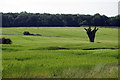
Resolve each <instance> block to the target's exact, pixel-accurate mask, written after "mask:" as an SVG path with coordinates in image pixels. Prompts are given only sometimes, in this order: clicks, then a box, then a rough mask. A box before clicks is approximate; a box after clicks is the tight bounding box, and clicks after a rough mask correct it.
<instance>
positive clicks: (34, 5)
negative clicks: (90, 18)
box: [0, 0, 119, 16]
mask: <svg viewBox="0 0 120 80" xmlns="http://www.w3.org/2000/svg"><path fill="white" fill-rule="evenodd" d="M118 1H119V0H1V1H0V12H4V13H6V12H13V13H14V12H22V11H26V12H30V13H51V14H90V15H94V14H96V13H100V14H101V15H106V16H116V15H118Z"/></svg>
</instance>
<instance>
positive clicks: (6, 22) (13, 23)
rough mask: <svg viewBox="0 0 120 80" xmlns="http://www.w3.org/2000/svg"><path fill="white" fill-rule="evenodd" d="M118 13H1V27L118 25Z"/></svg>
mask: <svg viewBox="0 0 120 80" xmlns="http://www.w3.org/2000/svg"><path fill="white" fill-rule="evenodd" d="M119 22H120V15H117V16H114V17H107V16H105V15H100V14H98V13H97V14H95V15H80V14H49V13H43V14H40V13H27V12H21V13H2V26H3V27H33V26H34V27H41V26H42V27H45V26H47V27H51V26H52V27H57V26H60V27H66V26H68V27H79V26H109V27H112V26H114V27H115V26H120V23H119Z"/></svg>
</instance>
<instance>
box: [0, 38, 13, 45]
mask: <svg viewBox="0 0 120 80" xmlns="http://www.w3.org/2000/svg"><path fill="white" fill-rule="evenodd" d="M11 43H12V41H11V40H10V39H7V38H1V39H0V44H11Z"/></svg>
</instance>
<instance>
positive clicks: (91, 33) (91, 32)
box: [84, 27, 98, 42]
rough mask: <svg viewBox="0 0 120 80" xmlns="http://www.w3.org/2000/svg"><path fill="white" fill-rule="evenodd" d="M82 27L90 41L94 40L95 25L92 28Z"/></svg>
mask: <svg viewBox="0 0 120 80" xmlns="http://www.w3.org/2000/svg"><path fill="white" fill-rule="evenodd" d="M84 29H85V30H86V32H87V35H88V37H89V40H90V42H94V39H95V34H96V32H97V30H98V28H96V27H95V28H94V29H93V30H92V29H91V27H89V28H88V29H86V28H84Z"/></svg>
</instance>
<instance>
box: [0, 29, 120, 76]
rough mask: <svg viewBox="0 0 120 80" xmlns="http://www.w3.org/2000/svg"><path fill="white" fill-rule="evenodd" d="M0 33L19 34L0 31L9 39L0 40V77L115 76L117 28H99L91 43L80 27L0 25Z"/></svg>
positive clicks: (116, 73)
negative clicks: (4, 41)
mask: <svg viewBox="0 0 120 80" xmlns="http://www.w3.org/2000/svg"><path fill="white" fill-rule="evenodd" d="M24 31H29V32H31V33H34V34H41V35H51V36H54V37H49V36H29V35H22V34H23V32H24ZM3 34H21V35H3V37H5V38H10V39H11V40H12V41H13V43H12V44H10V45H9V44H2V52H3V53H2V60H3V63H2V64H3V78H117V77H118V50H119V48H118V29H117V28H99V30H98V31H97V33H96V38H95V42H94V43H90V42H89V39H88V36H87V34H86V31H85V30H84V27H30V28H28V27H15V28H3ZM55 36H59V37H55ZM0 45H1V44H0Z"/></svg>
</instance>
